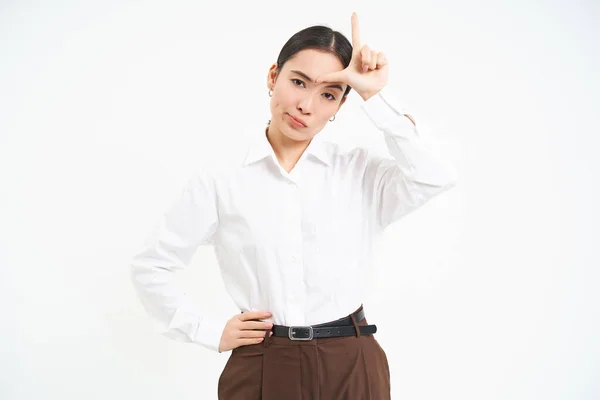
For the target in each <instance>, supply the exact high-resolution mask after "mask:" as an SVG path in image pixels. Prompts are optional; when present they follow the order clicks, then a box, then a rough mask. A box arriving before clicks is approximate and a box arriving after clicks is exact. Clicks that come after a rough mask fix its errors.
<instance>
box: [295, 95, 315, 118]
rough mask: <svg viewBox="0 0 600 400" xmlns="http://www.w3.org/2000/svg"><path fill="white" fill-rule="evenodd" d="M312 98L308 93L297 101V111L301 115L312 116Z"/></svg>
mask: <svg viewBox="0 0 600 400" xmlns="http://www.w3.org/2000/svg"><path fill="white" fill-rule="evenodd" d="M313 103H314V102H313V96H312V94H310V93H307V94H305V95H304V96H302V98H300V100H299V101H298V106H297V107H298V110H300V112H302V114H309V115H310V114H312V112H313Z"/></svg>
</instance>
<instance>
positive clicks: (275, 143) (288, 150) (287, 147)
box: [265, 125, 312, 172]
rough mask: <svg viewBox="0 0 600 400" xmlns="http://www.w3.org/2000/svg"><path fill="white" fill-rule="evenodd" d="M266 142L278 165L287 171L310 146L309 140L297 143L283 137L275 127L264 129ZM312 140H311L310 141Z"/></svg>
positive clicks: (270, 126)
mask: <svg viewBox="0 0 600 400" xmlns="http://www.w3.org/2000/svg"><path fill="white" fill-rule="evenodd" d="M265 133H266V135H267V140H268V141H269V143H271V147H273V152H274V153H275V155H276V156H277V159H278V160H279V163H280V164H281V165H282V166H284V167H286V169H287V167H289V169H291V168H293V167H294V165H296V163H297V162H298V160H299V159H300V157H301V156H302V153H304V150H306V148H307V147H308V145H309V144H310V140H304V141H298V140H293V139H290V138H289V137H287V136H285V135H284V134H283V133H281V131H280V130H279V129H277V127H275V126H273V125H269V126H267V128H266V129H265ZM311 140H312V139H311ZM289 169H288V172H289Z"/></svg>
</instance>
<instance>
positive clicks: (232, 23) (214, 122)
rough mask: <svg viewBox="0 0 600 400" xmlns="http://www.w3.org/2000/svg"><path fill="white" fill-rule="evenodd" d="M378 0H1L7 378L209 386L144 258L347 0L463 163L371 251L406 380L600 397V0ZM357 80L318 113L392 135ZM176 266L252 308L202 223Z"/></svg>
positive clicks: (377, 309) (218, 298) (212, 292)
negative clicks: (284, 56) (137, 258)
mask: <svg viewBox="0 0 600 400" xmlns="http://www.w3.org/2000/svg"><path fill="white" fill-rule="evenodd" d="M368 4H369V5H367V2H366V1H361V2H351V1H343V2H341V1H338V2H336V3H333V2H325V1H314V2H313V1H302V2H274V1H270V2H257V1H249V2H247V1H245V2H239V3H237V4H232V3H220V2H219V3H216V2H215V3H207V2H202V1H194V2H192V1H189V2H184V1H179V2H166V1H165V2H156V1H154V2H133V1H123V0H121V1H106V0H105V1H102V2H100V1H94V2H89V1H88V2H75V1H61V2H54V4H52V2H41V1H37V2H36V1H19V2H17V1H3V2H2V3H0V266H1V275H0V310H1V320H0V321H1V322H0V324H1V329H0V398H2V399H6V400H17V399H19V400H21V399H162V398H170V399H215V398H216V386H217V379H218V377H219V375H220V373H221V370H222V368H223V366H224V365H225V362H226V361H227V357H228V356H229V354H230V353H224V354H217V353H213V352H210V351H208V350H206V349H204V348H202V347H200V346H196V345H193V344H184V343H181V342H176V341H174V340H170V339H167V338H164V337H162V336H160V335H158V334H157V333H156V332H154V331H153V330H152V325H151V324H150V322H149V320H148V318H147V317H146V315H145V314H144V311H143V310H142V308H141V305H140V303H139V302H138V300H137V298H136V297H135V295H134V292H133V287H132V285H131V282H130V280H129V268H128V262H129V260H130V258H131V256H132V255H133V253H134V251H136V250H137V249H138V248H139V246H140V244H141V242H142V240H143V239H144V237H145V235H146V234H147V233H148V232H149V229H150V228H151V227H152V225H153V223H154V222H155V220H156V218H158V216H159V215H160V213H162V211H163V210H164V209H165V207H166V206H167V205H169V204H170V202H171V201H172V200H173V198H174V196H175V195H176V194H177V193H178V190H179V189H180V187H181V186H182V185H183V184H184V183H185V182H186V180H187V178H188V176H189V173H190V172H191V171H193V170H194V169H196V168H197V167H198V166H200V165H202V164H203V163H211V162H213V161H215V160H218V159H219V157H221V156H223V155H225V154H226V153H227V152H228V151H231V150H232V149H234V148H237V147H239V146H242V144H243V143H244V141H243V138H242V136H243V134H242V132H245V131H247V130H248V128H250V127H254V126H264V123H265V122H266V120H268V119H269V117H270V115H269V108H268V104H269V97H268V94H267V92H268V89H267V86H266V76H267V72H268V68H269V66H270V65H271V64H272V63H273V62H275V61H276V58H277V55H278V53H279V50H280V49H281V47H282V46H283V44H284V43H285V41H287V39H288V38H289V37H290V36H291V35H292V34H293V33H295V32H296V31H298V30H300V29H303V28H305V27H307V26H310V25H313V24H326V25H328V26H330V27H332V28H333V29H336V30H339V31H341V32H342V33H344V34H345V35H346V36H347V37H348V38H350V37H351V30H350V16H351V13H352V11H356V12H357V13H358V16H359V20H360V26H361V33H362V41H363V43H364V44H369V45H370V46H372V47H373V48H374V49H376V50H378V51H383V52H385V53H386V55H387V56H388V59H389V61H390V68H391V71H390V81H389V86H390V87H391V88H392V89H393V90H394V91H395V93H396V94H397V95H398V97H401V98H402V99H404V100H405V102H406V104H407V105H408V108H409V110H410V111H411V114H413V116H414V117H415V118H416V120H417V124H418V127H419V128H420V129H421V131H422V132H423V134H428V135H431V136H433V137H435V138H437V139H438V142H439V144H440V146H441V147H442V149H443V150H444V152H445V153H446V154H447V155H448V156H449V157H450V158H451V159H452V160H453V161H454V162H455V164H456V166H457V168H458V170H459V172H460V175H461V181H460V182H459V185H458V186H457V187H456V188H454V189H452V190H451V191H449V192H447V193H445V194H443V195H441V196H440V197H438V198H436V199H434V200H432V201H431V202H430V203H428V204H427V205H425V206H424V207H423V208H421V209H419V210H418V211H416V212H414V213H413V214H411V215H409V216H407V217H406V218H405V219H403V220H402V221H401V222H399V223H397V224H395V225H393V226H391V227H390V228H389V229H388V231H387V232H386V235H385V238H384V240H383V242H382V244H381V248H380V249H379V252H378V253H377V258H376V260H375V261H376V264H377V268H378V270H379V274H378V275H377V276H374V281H373V282H372V283H373V285H374V287H373V290H372V295H371V296H370V297H369V298H368V299H365V303H364V304H365V310H366V312H367V315H368V319H369V321H370V322H371V323H375V324H376V325H377V326H378V333H377V338H378V340H379V342H380V343H381V345H382V347H383V348H384V349H385V351H386V354H387V355H388V359H389V362H390V368H391V374H392V398H395V399H410V400H417V399H419V400H420V399H436V400H438V399H460V400H467V399H473V400H481V399H486V400H495V399H507V400H508V399H510V400H520V399H544V400H553V399H568V400H576V399H577V400H579V399H581V400H583V399H586V400H587V399H590V400H591V399H598V398H600V344H599V343H600V340H598V338H600V294H599V292H598V284H599V283H600V282H599V278H600V272H599V269H598V266H599V265H600V257H599V256H598V254H597V253H596V252H594V251H593V249H592V245H593V244H598V241H599V240H598V239H599V236H600V235H599V232H598V223H600V221H599V218H598V214H599V213H598V210H597V204H598V201H599V200H600V199H599V196H598V181H599V178H598V172H599V169H600V168H599V164H598V161H594V157H595V156H596V153H597V149H598V147H599V145H600V141H599V140H598V137H597V135H598V134H599V133H600V129H599V128H600V124H599V122H598V110H597V108H598V106H599V105H600V98H599V95H598V93H599V92H600V81H599V76H598V71H599V70H600V62H599V57H600V51H598V41H599V40H600V32H599V28H598V27H599V26H600V6H599V5H598V3H597V2H594V1H570V2H567V1H564V0H563V1H562V2H558V1H547V2H541V1H540V2H533V1H527V2H522V1H521V2H518V1H510V2H509V1H505V2H475V1H465V0H455V1H453V2H434V1H427V0H420V1H418V2H417V1H413V2H389V1H381V2H368ZM359 101H362V99H360V98H359V97H358V96H357V95H356V93H354V92H352V94H351V99H349V101H348V103H347V104H345V105H344V106H343V107H342V110H341V111H340V112H339V113H338V115H337V118H336V121H335V122H334V123H332V124H329V125H328V126H327V127H326V128H325V129H324V130H323V131H322V132H321V133H320V134H322V135H324V136H326V137H327V138H328V139H329V140H331V141H335V142H339V143H342V144H344V145H347V146H349V147H353V146H370V147H373V148H375V149H378V150H381V151H384V150H385V147H384V142H383V137H382V136H381V134H380V132H378V131H377V130H376V129H375V128H374V127H373V126H372V125H371V124H370V122H369V121H368V120H367V118H366V116H365V115H364V114H362V112H361V111H360V110H359V107H358V106H359ZM181 278H182V282H183V284H185V285H187V286H188V288H189V292H190V294H193V296H194V298H195V299H196V300H197V302H198V304H200V305H202V306H203V307H204V308H205V310H206V311H207V312H211V313H215V314H221V313H223V314H222V315H231V316H232V315H233V314H235V313H237V309H236V307H235V305H234V304H233V303H232V301H231V300H230V299H229V297H228V296H227V294H226V293H225V292H224V288H223V285H222V284H221V279H220V276H219V275H218V266H217V264H216V260H215V257H214V253H213V251H212V249H211V248H210V247H201V248H200V249H199V250H198V253H197V254H196V256H195V257H194V260H193V262H192V264H191V265H190V268H189V269H188V270H185V271H183V272H182V274H181Z"/></svg>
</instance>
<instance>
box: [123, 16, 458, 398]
mask: <svg viewBox="0 0 600 400" xmlns="http://www.w3.org/2000/svg"><path fill="white" fill-rule="evenodd" d="M387 75H388V64H387V61H386V58H385V55H384V54H383V53H381V52H379V53H377V52H375V51H373V50H371V49H370V48H369V47H368V46H366V45H365V46H362V45H361V44H360V38H359V27H358V18H357V16H356V14H353V15H352V45H351V44H350V43H349V42H348V40H347V39H346V38H345V37H344V36H343V35H342V34H341V33H339V32H334V31H332V30H331V29H329V28H327V27H323V26H314V27H310V28H307V29H304V30H302V31H300V32H298V33H296V34H295V35H294V36H292V37H291V38H290V39H289V41H288V42H287V43H286V44H285V45H284V47H283V49H282V50H281V53H280V55H279V57H278V60H277V63H275V64H274V65H273V66H272V67H271V69H270V70H269V72H268V76H267V86H268V89H269V95H270V96H271V114H272V117H271V120H270V121H269V124H268V126H267V127H266V129H265V131H264V132H262V133H260V134H258V136H257V139H256V142H255V143H253V145H252V146H251V148H250V149H249V151H248V153H247V154H246V156H245V158H244V159H243V160H240V165H233V166H231V168H216V169H214V170H208V169H205V170H203V171H201V172H200V173H199V174H197V175H196V176H194V177H193V178H192V179H190V181H189V183H188V186H187V187H186V188H185V190H184V191H183V193H182V195H181V197H180V198H179V200H178V201H177V202H176V203H175V204H174V205H173V206H172V207H171V208H170V209H169V210H168V211H167V212H166V213H165V214H164V216H163V218H162V219H161V220H160V222H159V224H157V226H156V228H155V230H154V232H153V234H152V235H151V236H150V237H149V238H148V240H147V241H146V244H145V247H144V249H143V250H142V251H141V252H140V253H139V254H137V255H136V257H135V258H134V260H133V262H132V271H133V281H134V284H135V287H136V289H137V290H138V294H139V296H140V298H141V300H142V302H143V304H144V306H145V307H146V309H147V310H148V312H149V313H150V315H151V316H153V317H155V318H156V319H157V320H158V321H159V322H160V323H162V326H163V327H164V328H165V332H164V333H165V334H166V335H168V336H170V337H173V338H177V339H181V340H186V341H192V342H195V343H198V344H200V345H202V346H204V347H206V348H209V349H211V350H213V351H218V352H224V351H228V350H232V354H231V356H230V358H229V360H228V362H227V364H226V366H225V368H224V370H223V372H222V373H221V376H220V378H219V382H218V395H219V399H223V400H234V399H244V400H248V399H301V398H302V399H312V398H320V399H328V400H331V399H378V400H381V399H389V398H390V374H389V366H388V361H387V357H386V354H385V352H384V351H383V349H382V348H381V346H380V345H379V343H378V342H377V340H376V339H375V337H374V336H373V334H374V333H375V332H376V326H375V325H369V324H368V322H367V319H366V316H365V310H364V309H363V307H362V299H363V296H364V293H363V286H364V285H363V282H364V279H365V276H366V274H367V273H368V265H369V262H370V257H371V251H372V248H373V244H374V241H375V240H376V239H377V238H378V237H379V236H380V235H381V234H382V233H383V231H384V229H385V228H386V227H387V226H388V225H389V224H391V223H392V222H394V221H397V220H399V219H400V218H401V217H403V216H404V215H406V214H407V213H409V212H411V211H413V210H415V209H416V208H418V207H420V206H421V205H423V204H424V203H425V202H427V201H428V200H429V199H431V198H433V197H434V196H436V195H438V194H439V193H441V192H443V191H445V190H447V189H448V188H450V187H452V186H454V185H455V182H456V172H455V170H454V168H453V167H452V166H451V165H449V164H446V163H444V162H442V161H441V160H439V159H438V158H436V157H435V156H434V155H433V152H431V151H430V150H428V148H427V146H425V144H424V141H423V139H422V138H421V137H420V136H419V133H418V132H417V130H416V127H415V124H414V121H413V120H412V118H410V117H409V116H408V115H406V114H405V113H404V112H402V110H401V109H400V107H398V106H397V105H396V104H395V100H394V99H393V97H392V96H391V95H389V94H387V93H384V86H385V85H386V83H387ZM351 88H353V89H354V90H355V91H356V92H357V93H358V95H360V97H361V98H362V99H363V101H364V103H363V104H362V107H363V110H364V111H365V112H366V114H367V116H368V117H369V118H370V119H371V120H372V121H373V123H374V124H375V126H377V128H379V130H380V131H381V132H382V133H383V136H384V139H385V142H386V144H387V146H388V149H389V151H390V154H391V155H392V157H393V158H391V159H390V158H382V157H377V156H374V155H372V154H371V153H369V152H368V151H367V150H365V149H362V148H357V149H354V150H351V151H348V152H342V151H340V149H339V148H338V146H337V145H335V144H333V143H327V142H324V141H322V140H320V139H319V138H318V137H317V134H318V133H319V132H320V131H321V129H322V128H323V127H324V126H325V124H326V123H327V122H328V121H333V120H334V119H335V113H336V112H337V111H338V110H339V109H340V107H341V106H342V104H344V102H345V101H346V99H347V95H348V93H349V92H350V90H351ZM201 244H213V245H214V246H215V252H216V255H217V259H218V261H219V266H220V269H221V273H222V276H223V279H224V282H225V286H226V289H227V291H228V293H229V294H230V295H231V297H232V299H233V300H234V301H235V303H236V304H237V305H238V307H239V309H240V310H241V312H240V313H239V314H237V315H235V316H233V317H231V318H230V319H225V318H215V317H211V316H208V315H206V313H201V312H198V311H196V310H191V309H190V306H189V304H188V303H186V302H185V300H184V298H183V295H182V294H181V293H180V292H178V291H177V289H176V288H175V284H174V282H173V274H172V271H173V270H174V269H175V268H181V267H184V266H186V265H187V263H188V262H189V261H190V259H191V257H192V255H193V254H194V252H195V250H196V248H197V247H198V246H199V245H201Z"/></svg>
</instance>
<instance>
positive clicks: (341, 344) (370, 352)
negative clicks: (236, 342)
mask: <svg viewBox="0 0 600 400" xmlns="http://www.w3.org/2000/svg"><path fill="white" fill-rule="evenodd" d="M361 308H362V305H361V306H360V307H359V308H358V310H356V311H359V310H360V309H361ZM352 320H353V323H354V325H355V326H357V325H368V322H367V319H366V318H363V319H362V320H361V321H355V320H354V317H352ZM269 332H270V331H269V330H267V331H266V335H265V339H264V340H263V342H262V343H258V344H251V345H247V346H240V347H236V348H235V349H233V350H232V352H231V355H230V356H229V359H228V361H227V364H225V368H224V369H223V372H222V373H221V376H220V377H219V383H218V389H217V390H218V396H219V400H389V399H390V396H391V394H390V369H389V365H388V360H387V356H386V354H385V352H384V350H383V349H382V348H381V346H380V345H379V342H377V340H376V339H375V336H374V335H361V334H360V332H358V333H357V335H356V336H342V337H329V338H318V339H312V340H306V341H303V340H290V339H289V338H286V337H280V336H271V337H269V336H268V333H269Z"/></svg>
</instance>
